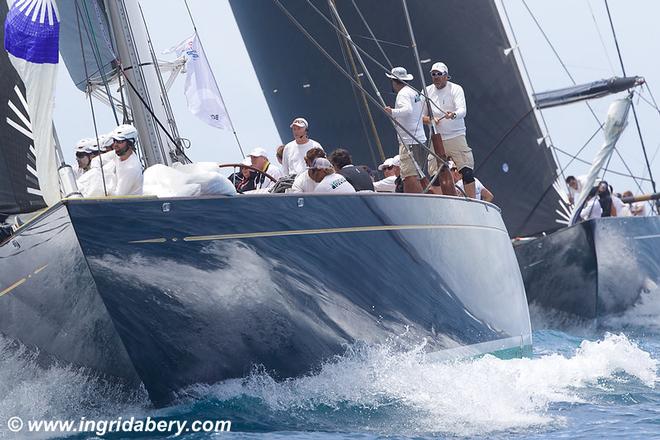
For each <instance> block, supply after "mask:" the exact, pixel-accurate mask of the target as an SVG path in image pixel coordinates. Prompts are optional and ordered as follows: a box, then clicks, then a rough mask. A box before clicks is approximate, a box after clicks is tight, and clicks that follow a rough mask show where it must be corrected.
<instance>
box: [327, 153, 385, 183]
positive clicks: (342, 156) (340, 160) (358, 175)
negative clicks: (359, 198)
mask: <svg viewBox="0 0 660 440" xmlns="http://www.w3.org/2000/svg"><path fill="white" fill-rule="evenodd" d="M329 160H330V163H331V164H332V166H333V167H335V171H337V172H338V173H339V174H341V175H342V176H344V177H345V178H346V180H348V183H350V184H351V185H352V186H353V188H355V191H373V190H374V182H373V180H371V176H370V175H369V173H368V172H366V171H365V170H364V168H360V167H356V166H355V165H353V161H352V160H351V154H350V153H349V152H348V151H347V150H344V149H343V148H337V149H336V150H335V151H333V152H332V153H330V157H329Z"/></svg>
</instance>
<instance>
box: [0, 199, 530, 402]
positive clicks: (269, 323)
mask: <svg viewBox="0 0 660 440" xmlns="http://www.w3.org/2000/svg"><path fill="white" fill-rule="evenodd" d="M60 211H61V212H62V218H63V220H62V221H63V224H64V225H65V226H64V228H65V230H66V231H68V232H67V233H68V234H69V235H68V236H67V233H62V234H60V235H57V237H59V238H58V239H57V240H56V241H57V242H53V243H52V245H51V246H50V249H51V251H52V254H51V255H50V257H49V258H50V259H51V260H58V261H57V264H56V265H55V266H56V267H53V269H57V270H58V272H59V273H60V277H61V278H66V277H62V274H66V273H71V269H70V268H69V267H68V266H67V267H63V266H62V264H63V262H62V261H63V260H64V255H62V252H63V250H66V252H67V254H68V255H71V256H73V257H71V258H74V259H75V260H76V261H79V262H80V268H79V270H78V271H77V273H81V274H84V275H83V276H84V277H85V278H87V277H91V278H88V281H89V282H88V283H87V285H85V286H84V288H81V289H79V290H84V292H83V293H81V292H80V291H72V292H71V293H65V292H63V291H59V290H58V291H57V292H52V289H49V287H48V284H44V283H41V282H37V281H36V278H35V281H34V282H33V283H32V285H28V283H24V285H20V286H17V287H15V288H13V289H12V291H11V292H9V293H6V294H5V295H3V296H2V297H0V313H2V315H0V316H1V317H2V318H3V319H2V321H1V323H0V331H2V332H3V333H6V334H8V335H9V336H11V337H14V338H17V339H19V340H21V341H22V342H24V343H26V344H31V345H34V346H36V347H39V348H40V350H42V351H46V352H51V347H50V345H49V340H48V338H46V337H45V335H44V334H41V335H40V337H33V338H31V339H29V340H25V339H24V338H23V337H22V335H23V332H27V331H29V329H28V325H27V323H25V319H24V316H22V315H21V314H20V313H18V312H16V313H11V314H10V313H7V312H6V310H5V309H7V308H8V307H15V305H16V304H21V303H22V302H25V301H26V298H29V299H31V300H36V299H35V297H38V298H40V299H39V300H40V301H41V304H42V307H43V309H44V310H45V309H49V308H51V307H54V308H56V307H58V304H59V302H62V303H61V304H59V307H60V309H61V310H60V312H61V314H60V315H59V316H61V320H64V321H70V320H72V319H74V317H75V319H76V322H77V325H78V327H79V328H80V329H81V332H82V333H84V332H85V329H86V331H87V332H88V333H87V334H86V335H85V337H86V338H87V339H88V340H89V343H90V345H91V344H94V343H97V344H98V343H100V342H101V341H102V340H105V341H110V343H109V345H108V344H105V345H103V346H104V348H105V350H107V351H116V352H117V353H119V355H118V356H117V358H118V359H121V360H124V361H125V360H127V359H128V361H129V365H130V368H125V369H123V370H122V369H121V368H116V369H115V373H116V374H117V375H118V376H120V377H123V378H125V379H126V380H129V381H130V380H132V379H134V378H135V377H136V376H137V377H139V380H141V381H142V383H143V384H144V385H145V387H146V389H147V391H148V392H149V395H150V397H151V399H152V401H153V402H154V403H156V404H159V405H160V404H165V403H167V402H169V401H170V400H171V399H172V398H174V397H175V396H176V392H177V391H179V390H181V389H183V388H185V387H186V386H188V385H191V384H194V383H199V382H205V383H210V382H216V381H220V380H224V379H228V378H236V377H243V376H245V375H246V374H248V373H249V372H250V371H251V369H252V368H254V366H255V365H259V366H263V367H264V368H265V369H266V370H267V371H269V372H272V373H273V374H274V375H275V376H276V377H290V376H297V375H300V374H303V373H306V372H309V371H310V370H313V369H314V368H315V367H318V366H319V365H320V364H321V363H322V361H324V360H326V359H328V358H330V357H332V356H333V355H336V354H339V353H342V352H343V350H344V349H345V346H346V344H350V343H354V342H356V341H365V342H367V343H395V344H399V345H401V346H403V347H405V346H409V345H410V344H419V343H421V342H423V341H424V342H425V343H426V349H427V350H428V351H429V352H433V353H435V355H436V356H438V357H449V356H456V355H473V354H480V353H485V352H498V351H503V352H507V353H508V354H509V355H518V356H519V355H522V354H523V353H526V352H528V351H529V349H530V347H531V329H530V323H529V314H528V309H527V303H526V300H525V292H524V289H523V284H522V279H521V277H520V273H519V271H518V268H517V263H516V260H515V256H514V253H513V251H512V248H511V245H510V242H509V239H508V235H507V231H506V229H505V227H504V225H503V222H502V219H501V217H500V214H499V210H497V208H495V207H494V206H493V205H490V204H486V203H481V202H475V201H466V200H463V199H457V198H444V197H436V196H409V195H396V194H365V195H360V194H354V195H343V196H331V195H324V196H318V195H306V196H305V197H297V196H290V195H279V196H278V195H269V196H242V197H234V198H207V199H199V198H198V199H168V200H163V199H147V198H138V199H110V200H75V201H74V200H72V201H68V202H66V204H65V205H64V206H62V207H60V208H59V209H58V210H57V211H56V212H60ZM40 223H41V222H40V221H37V222H35V225H37V224H40ZM73 230H75V235H74V234H73ZM16 240H23V237H22V234H21V236H19V237H18V238H16ZM65 244H66V245H65ZM9 246H11V245H7V244H6V245H4V246H3V247H2V249H3V251H4V250H5V249H6V248H8V247H9ZM60 248H61V249H62V250H58V249H60ZM58 252H59V253H58ZM54 256H55V257H54ZM60 260H62V261H60ZM9 261H10V262H12V264H14V262H17V261H18V260H9ZM16 264H18V263H16ZM24 264H25V263H23V265H24ZM32 265H33V266H35V267H37V268H38V267H40V266H39V264H32ZM3 267H4V266H3ZM30 267H31V266H30ZM49 268H51V266H47V267H46V268H45V269H43V270H42V271H41V272H40V274H45V273H46V272H47V270H48V269H49ZM62 271H64V272H62ZM1 274H2V280H1V281H2V282H3V283H5V278H6V276H7V275H6V273H5V272H2V273H1ZM92 278H93V282H92V281H91V279H92ZM68 282H69V283H70V284H75V285H78V283H79V281H68ZM57 287H58V288H59V285H58V286H57ZM71 297H75V298H76V301H77V302H82V303H84V306H85V307H88V310H90V311H89V315H90V316H91V317H92V319H91V320H90V319H86V318H85V316H84V314H82V315H81V314H80V311H77V312H75V315H72V313H73V312H74V311H75V309H76V308H75V307H74V308H73V309H71V308H70V307H69V303H70V302H71ZM67 301H69V303H67ZM51 302H56V303H58V304H51ZM80 307H81V308H82V305H81V306H80ZM91 309H93V313H92V312H91ZM44 310H42V311H41V315H39V314H36V315H35V319H37V318H43V316H44V313H46V312H45V311H44ZM67 310H70V313H69V314H68V315H67ZM95 322H96V324H94V323H95ZM101 324H107V325H106V326H105V327H104V326H103V325H101ZM57 325H58V324H57V323H54V324H53V325H52V331H57ZM31 326H32V327H35V324H34V322H32V323H31ZM42 333H45V331H44V332H42ZM60 333H62V332H60ZM65 339H66V338H65ZM75 341H76V339H74V338H69V339H68V340H67V342H69V343H71V344H74V343H76V342H75ZM117 341H121V343H118V342H117ZM72 347H73V346H72ZM88 348H89V349H90V350H91V351H90V352H89V353H88V357H90V358H93V359H91V360H90V359H85V358H84V356H82V355H80V354H76V350H74V349H73V348H71V350H72V352H73V354H74V356H70V353H68V352H67V350H66V349H62V350H59V351H57V352H55V351H53V352H52V353H51V354H52V355H54V356H56V357H58V358H59V359H63V360H66V361H72V362H74V363H79V364H81V365H87V366H92V367H101V368H99V369H100V370H101V371H103V372H105V373H109V374H112V371H109V369H108V368H106V369H105V370H104V369H103V365H101V364H103V362H105V359H104V358H103V357H101V356H99V355H98V354H96V352H97V351H99V350H100V349H99V347H98V346H94V347H88ZM83 351H84V350H83ZM116 362H119V360H116Z"/></svg>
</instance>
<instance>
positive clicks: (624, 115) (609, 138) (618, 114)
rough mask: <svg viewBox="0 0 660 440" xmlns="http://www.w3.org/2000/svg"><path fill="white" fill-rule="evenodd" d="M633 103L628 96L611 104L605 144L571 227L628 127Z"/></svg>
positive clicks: (605, 129) (577, 204)
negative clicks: (629, 113) (629, 112)
mask: <svg viewBox="0 0 660 440" xmlns="http://www.w3.org/2000/svg"><path fill="white" fill-rule="evenodd" d="M631 103H632V98H631V97H630V96H628V97H627V98H623V99H617V100H616V101H614V102H613V103H612V104H610V108H609V110H608V111H607V121H605V127H604V128H603V132H604V133H605V142H604V143H603V146H602V147H601V148H600V150H599V151H598V153H597V154H596V157H595V158H594V161H593V163H592V164H591V168H590V169H589V174H587V177H586V179H585V183H584V186H583V188H582V192H581V193H580V197H579V198H578V199H577V200H576V202H575V206H576V209H575V210H574V211H573V213H572V214H571V221H570V222H569V225H574V224H575V223H577V221H578V220H579V218H580V217H579V215H578V214H579V211H580V209H579V207H580V206H582V205H583V204H584V201H585V200H586V199H587V196H588V195H589V190H590V189H591V188H592V187H593V186H594V184H595V183H596V178H597V177H598V173H600V170H601V169H602V168H603V165H605V162H607V159H608V158H609V157H610V156H611V155H612V151H614V147H615V146H616V143H617V141H618V140H619V137H620V136H621V133H623V130H624V129H625V128H626V125H628V111H629V110H630V105H631Z"/></svg>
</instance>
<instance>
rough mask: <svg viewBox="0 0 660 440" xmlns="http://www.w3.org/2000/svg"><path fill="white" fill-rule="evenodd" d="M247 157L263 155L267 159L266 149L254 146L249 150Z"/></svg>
mask: <svg viewBox="0 0 660 440" xmlns="http://www.w3.org/2000/svg"><path fill="white" fill-rule="evenodd" d="M247 157H248V158H250V157H265V158H266V159H268V153H266V150H264V149H263V148H255V149H254V150H252V151H251V152H250V154H248V155H247Z"/></svg>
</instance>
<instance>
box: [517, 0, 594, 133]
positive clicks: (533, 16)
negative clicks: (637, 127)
mask: <svg viewBox="0 0 660 440" xmlns="http://www.w3.org/2000/svg"><path fill="white" fill-rule="evenodd" d="M522 3H523V5H524V6H525V9H527V12H528V13H529V15H530V16H531V17H532V20H533V21H534V24H536V27H537V28H538V29H539V31H540V32H541V35H543V38H544V39H545V42H546V43H548V46H550V49H551V50H552V52H553V53H554V54H555V57H556V58H557V60H559V64H561V66H562V67H563V69H564V72H566V75H568V77H569V78H570V80H571V82H572V83H573V85H576V84H577V82H576V81H575V78H573V75H571V72H570V71H569V70H568V67H566V64H565V63H564V60H562V58H561V57H560V56H559V53H558V52H557V49H555V46H554V45H553V44H552V42H551V41H550V38H548V35H547V34H546V33H545V31H544V30H543V28H542V27H541V23H539V21H538V20H537V18H536V16H535V15H534V13H533V12H532V10H531V9H530V8H529V6H528V5H527V2H526V0H522ZM584 103H585V104H586V105H587V107H588V108H589V111H590V112H591V115H592V116H593V117H594V119H595V120H596V122H598V125H601V124H602V123H601V122H600V119H599V118H598V115H596V112H595V111H594V109H593V108H592V107H591V104H589V102H588V101H584Z"/></svg>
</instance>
